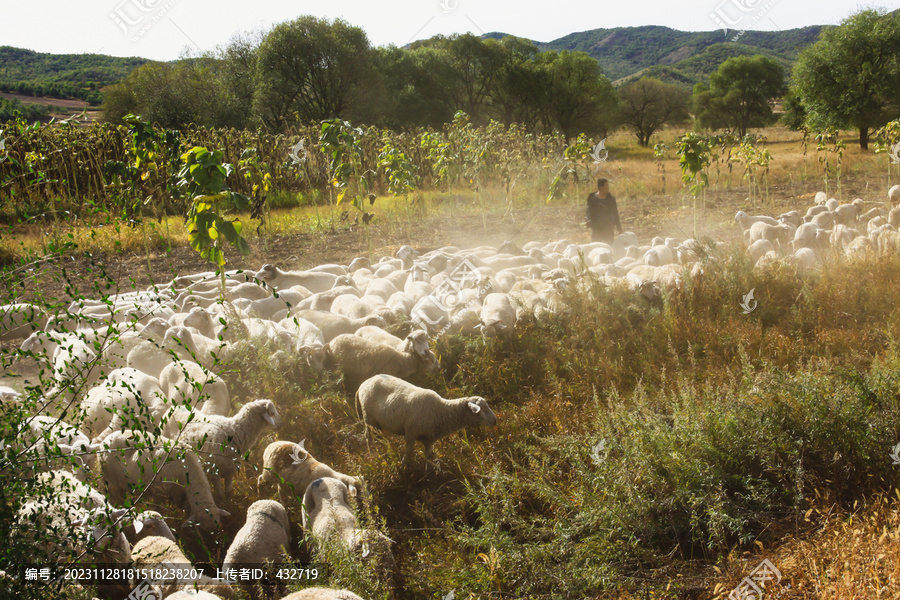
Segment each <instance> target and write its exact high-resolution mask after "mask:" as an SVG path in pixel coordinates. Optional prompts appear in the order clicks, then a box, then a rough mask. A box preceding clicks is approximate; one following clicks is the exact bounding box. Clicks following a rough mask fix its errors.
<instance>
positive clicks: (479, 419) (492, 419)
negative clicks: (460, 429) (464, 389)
mask: <svg viewBox="0 0 900 600" xmlns="http://www.w3.org/2000/svg"><path fill="white" fill-rule="evenodd" d="M466 406H468V408H469V410H470V411H471V413H472V415H473V416H474V417H475V423H476V424H478V425H487V426H488V427H493V426H494V425H496V424H497V416H496V415H495V414H494V411H492V410H491V407H490V406H488V403H487V400H485V399H484V398H482V397H481V396H471V397H469V398H466Z"/></svg>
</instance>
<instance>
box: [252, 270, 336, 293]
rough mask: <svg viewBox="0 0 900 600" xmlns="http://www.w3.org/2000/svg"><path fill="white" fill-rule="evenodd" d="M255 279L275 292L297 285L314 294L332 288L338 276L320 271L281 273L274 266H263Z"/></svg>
mask: <svg viewBox="0 0 900 600" xmlns="http://www.w3.org/2000/svg"><path fill="white" fill-rule="evenodd" d="M256 278H257V279H259V280H261V281H264V282H265V283H266V284H267V285H269V286H271V287H273V288H275V289H276V290H280V289H282V288H288V287H296V286H298V285H299V286H302V287H304V288H306V289H307V290H309V291H310V292H312V293H313V294H315V293H318V292H324V291H326V290H330V289H331V288H332V287H334V282H335V280H336V279H337V278H338V276H337V275H335V274H333V273H323V272H321V271H282V270H281V269H279V268H278V267H276V266H275V265H263V267H262V268H261V269H260V270H259V272H258V273H257V274H256Z"/></svg>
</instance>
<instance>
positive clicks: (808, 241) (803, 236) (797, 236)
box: [791, 223, 821, 250]
mask: <svg viewBox="0 0 900 600" xmlns="http://www.w3.org/2000/svg"><path fill="white" fill-rule="evenodd" d="M819 229H821V228H820V227H819V226H818V225H817V224H816V223H804V224H803V225H801V226H800V227H798V228H797V231H795V232H794V240H793V241H792V242H791V247H792V248H793V249H794V250H799V249H800V248H808V247H809V246H811V245H812V244H813V242H815V240H816V235H817V232H818V231H819Z"/></svg>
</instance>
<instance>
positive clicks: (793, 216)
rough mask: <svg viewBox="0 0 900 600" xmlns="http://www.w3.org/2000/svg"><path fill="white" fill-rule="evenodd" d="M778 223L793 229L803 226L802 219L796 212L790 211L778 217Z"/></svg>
mask: <svg viewBox="0 0 900 600" xmlns="http://www.w3.org/2000/svg"><path fill="white" fill-rule="evenodd" d="M778 221H779V222H781V223H785V224H787V225H791V226H793V227H794V228H795V229H796V228H797V227H800V225H802V224H803V217H801V216H800V213H799V212H798V211H796V210H790V211H788V212H786V213H782V214H780V215H778Z"/></svg>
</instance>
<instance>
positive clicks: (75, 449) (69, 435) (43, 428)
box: [11, 415, 99, 481]
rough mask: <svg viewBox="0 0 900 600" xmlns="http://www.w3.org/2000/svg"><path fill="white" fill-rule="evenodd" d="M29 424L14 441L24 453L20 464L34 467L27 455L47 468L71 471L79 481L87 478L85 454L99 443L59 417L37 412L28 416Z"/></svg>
mask: <svg viewBox="0 0 900 600" xmlns="http://www.w3.org/2000/svg"><path fill="white" fill-rule="evenodd" d="M26 425H27V429H26V430H24V431H22V432H21V433H19V435H18V436H16V439H15V440H14V441H13V443H12V444H11V446H12V447H13V449H15V450H16V451H17V452H24V454H22V455H20V456H19V457H18V458H17V461H18V465H19V466H20V467H24V468H34V466H35V462H36V461H32V460H26V456H27V457H29V458H30V457H34V458H35V459H37V462H39V463H40V464H42V465H45V467H47V468H53V469H57V470H72V472H73V474H74V475H75V477H77V478H78V480H79V481H86V479H87V470H86V467H85V460H84V458H83V456H85V455H89V454H93V453H95V452H96V451H97V450H98V448H99V445H97V444H92V443H91V440H90V439H89V438H88V436H87V435H85V434H84V433H82V432H81V431H80V430H79V429H77V428H76V427H73V426H72V425H70V424H68V423H66V422H65V421H62V420H60V419H58V418H56V417H49V416H46V415H36V416H33V417H29V418H28V419H27V421H26ZM51 457H54V458H55V459H51Z"/></svg>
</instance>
